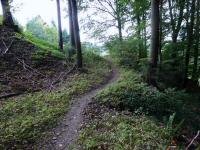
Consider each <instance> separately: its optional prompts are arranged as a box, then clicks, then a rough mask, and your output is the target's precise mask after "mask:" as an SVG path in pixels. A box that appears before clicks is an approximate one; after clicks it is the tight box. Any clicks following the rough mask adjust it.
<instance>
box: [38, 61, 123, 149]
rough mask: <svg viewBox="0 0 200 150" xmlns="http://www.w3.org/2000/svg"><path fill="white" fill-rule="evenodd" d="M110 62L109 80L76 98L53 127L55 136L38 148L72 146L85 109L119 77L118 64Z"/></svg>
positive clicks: (66, 147)
mask: <svg viewBox="0 0 200 150" xmlns="http://www.w3.org/2000/svg"><path fill="white" fill-rule="evenodd" d="M109 62H110V61H109ZM110 64H111V66H112V73H111V75H110V77H109V78H108V79H107V81H105V83H104V84H102V85H99V86H97V87H96V88H95V89H93V90H91V91H90V92H88V93H86V94H84V95H83V96H81V97H79V98H77V99H75V100H74V103H73V104H72V106H71V109H70V110H69V111H68V113H67V114H66V115H65V116H64V118H63V120H62V121H61V122H60V123H59V125H58V126H57V127H56V128H55V129H53V132H52V133H53V136H52V137H51V139H48V140H45V141H44V142H42V143H40V145H39V146H38V148H37V149H43V150H44V149H46V150H68V149H69V148H70V146H71V145H72V144H73V143H74V142H75V140H76V139H77V137H78V135H79V131H80V128H81V125H82V123H83V121H84V114H83V113H84V109H85V108H86V107H87V106H88V104H89V103H90V102H91V101H92V98H93V97H95V95H96V94H97V93H98V92H99V91H101V90H103V89H104V88H106V87H108V86H109V85H111V84H112V83H113V82H115V81H116V80H117V79H118V77H119V72H118V70H117V68H116V66H115V65H114V64H113V63H112V62H110Z"/></svg>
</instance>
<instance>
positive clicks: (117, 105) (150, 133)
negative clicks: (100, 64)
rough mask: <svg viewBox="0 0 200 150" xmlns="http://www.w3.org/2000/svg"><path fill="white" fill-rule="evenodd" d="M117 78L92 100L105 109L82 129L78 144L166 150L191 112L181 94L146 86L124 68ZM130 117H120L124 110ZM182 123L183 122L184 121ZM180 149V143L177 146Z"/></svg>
mask: <svg viewBox="0 0 200 150" xmlns="http://www.w3.org/2000/svg"><path fill="white" fill-rule="evenodd" d="M120 73H121V74H120V78H119V80H118V81H117V82H115V83H114V84H112V85H111V86H110V87H108V88H106V89H104V90H103V91H101V92H100V93H98V94H97V96H96V97H95V98H94V100H95V102H96V103H97V104H99V105H103V106H105V107H107V108H110V110H112V109H116V110H117V115H116V114H114V115H113V113H112V111H110V110H109V111H108V112H105V113H104V115H102V116H101V117H98V116H97V117H96V118H100V119H97V120H90V121H89V123H87V125H86V126H85V128H83V130H82V132H81V134H80V136H79V140H78V143H79V145H80V147H83V149H87V150H93V149H112V150H123V149H127V150H132V149H167V146H170V144H171V142H172V141H173V139H174V138H175V137H177V136H178V135H179V132H180V130H181V129H182V127H183V125H185V124H184V123H185V122H186V123H187V124H188V118H190V117H189V116H191V115H194V114H192V113H190V109H188V107H187V105H186V103H187V102H188V101H189V99H190V96H189V95H188V94H186V93H185V92H184V91H177V90H175V89H166V90H165V91H163V92H161V91H158V90H157V89H156V88H154V87H150V86H148V85H147V84H146V83H144V82H143V79H142V77H141V75H140V74H139V73H137V72H136V71H133V70H130V69H126V68H123V69H121V70H120ZM127 110H128V111H129V112H132V115H126V114H123V113H122V112H123V111H127ZM184 121H185V122H184ZM179 147H182V144H179Z"/></svg>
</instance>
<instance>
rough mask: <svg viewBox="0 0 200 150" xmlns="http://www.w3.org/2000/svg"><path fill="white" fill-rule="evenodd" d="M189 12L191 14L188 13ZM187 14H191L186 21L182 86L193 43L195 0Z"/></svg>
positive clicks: (185, 82) (186, 79)
mask: <svg viewBox="0 0 200 150" xmlns="http://www.w3.org/2000/svg"><path fill="white" fill-rule="evenodd" d="M190 14H191V15H190ZM188 16H191V19H190V23H188V27H187V30H188V31H187V36H188V44H187V49H186V56H185V73H184V87H186V85H187V81H188V70H189V62H190V51H191V47H192V45H193V39H194V38H193V35H194V34H193V33H194V32H193V29H194V17H195V0H192V6H191V10H190V11H189V12H188Z"/></svg>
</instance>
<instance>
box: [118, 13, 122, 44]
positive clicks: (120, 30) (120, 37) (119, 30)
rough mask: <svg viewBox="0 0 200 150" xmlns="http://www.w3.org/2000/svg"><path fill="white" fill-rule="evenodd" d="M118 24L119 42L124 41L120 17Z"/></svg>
mask: <svg viewBox="0 0 200 150" xmlns="http://www.w3.org/2000/svg"><path fill="white" fill-rule="evenodd" d="M117 23H118V32H119V40H120V41H122V40H123V37H122V23H121V18H120V17H118V19H117Z"/></svg>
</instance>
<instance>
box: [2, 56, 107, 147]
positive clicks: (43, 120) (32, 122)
mask: <svg viewBox="0 0 200 150" xmlns="http://www.w3.org/2000/svg"><path fill="white" fill-rule="evenodd" d="M84 62H85V68H84V71H83V73H79V72H77V71H76V72H74V73H73V74H71V75H70V76H69V77H68V78H67V80H66V81H64V82H62V84H61V85H60V88H58V89H57V90H54V91H52V92H48V91H46V92H45V91H41V92H37V93H34V94H28V95H25V96H20V97H16V98H11V99H9V100H7V102H5V103H3V104H2V105H1V107H0V113H1V116H0V149H6V148H18V149H20V148H21V149H23V148H26V146H27V145H30V144H33V143H34V142H36V141H37V139H38V138H39V137H42V136H43V135H45V134H47V133H48V132H47V131H48V129H51V128H52V127H53V126H55V125H56V122H57V121H58V119H59V118H62V115H64V114H65V113H66V112H67V110H68V109H69V107H70V104H71V102H72V101H71V100H72V99H73V97H76V96H78V95H80V94H83V93H85V92H86V91H89V90H90V89H92V88H94V87H95V86H97V85H99V84H101V83H103V82H105V80H106V79H107V78H108V76H109V73H110V65H109V63H108V62H107V61H105V60H104V59H103V58H100V57H99V56H96V55H94V54H92V53H86V54H84ZM91 62H92V63H91Z"/></svg>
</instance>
